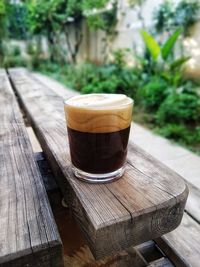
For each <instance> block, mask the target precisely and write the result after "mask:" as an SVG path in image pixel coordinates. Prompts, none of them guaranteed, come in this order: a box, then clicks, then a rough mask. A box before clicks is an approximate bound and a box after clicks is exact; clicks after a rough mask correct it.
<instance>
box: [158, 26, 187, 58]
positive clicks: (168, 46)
mask: <svg viewBox="0 0 200 267" xmlns="http://www.w3.org/2000/svg"><path fill="white" fill-rule="evenodd" d="M182 31H183V29H182V28H178V29H177V30H176V31H175V32H174V33H173V34H172V35H171V36H170V37H169V38H168V39H167V41H166V42H165V43H164V45H163V47H162V48H161V55H162V58H163V59H164V60H166V59H167V58H168V56H169V54H170V53H171V51H172V49H173V47H174V45H175V43H176V41H177V39H178V37H179V35H180V34H181V33H182Z"/></svg>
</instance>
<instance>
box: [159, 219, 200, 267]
mask: <svg viewBox="0 0 200 267" xmlns="http://www.w3.org/2000/svg"><path fill="white" fill-rule="evenodd" d="M199 238H200V225H199V224H198V223H197V222H195V221H194V220H193V219H192V218H191V217H190V216H189V215H187V214H185V215H184V216H183V220H182V223H181V225H180V226H179V227H178V228H177V229H176V230H174V231H173V232H171V233H168V234H166V235H165V236H163V237H162V238H159V239H156V242H157V244H158V245H159V247H161V249H162V250H163V251H164V253H165V254H166V255H167V257H169V258H170V259H171V260H172V261H173V262H174V264H175V265H176V266H177V267H186V266H187V267H188V266H192V267H198V266H199V260H200V241H199Z"/></svg>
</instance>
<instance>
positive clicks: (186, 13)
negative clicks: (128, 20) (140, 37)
mask: <svg viewBox="0 0 200 267" xmlns="http://www.w3.org/2000/svg"><path fill="white" fill-rule="evenodd" d="M199 10H200V3H199V1H198V0H181V1H179V2H178V3H176V2H175V1H172V0H165V1H164V2H163V3H162V4H160V6H159V8H158V9H157V10H155V12H154V21H155V30H156V32H158V33H163V32H165V31H167V32H171V30H173V29H174V28H175V27H180V26H181V27H182V28H183V34H184V36H187V35H189V30H190V28H191V26H193V25H194V24H195V23H196V22H197V20H198V19H199Z"/></svg>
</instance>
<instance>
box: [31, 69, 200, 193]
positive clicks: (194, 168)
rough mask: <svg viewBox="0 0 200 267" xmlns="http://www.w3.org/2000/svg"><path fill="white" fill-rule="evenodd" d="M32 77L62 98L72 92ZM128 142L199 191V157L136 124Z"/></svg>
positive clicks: (38, 76)
mask: <svg viewBox="0 0 200 267" xmlns="http://www.w3.org/2000/svg"><path fill="white" fill-rule="evenodd" d="M33 75H34V76H35V78H36V79H39V80H40V81H41V82H43V83H45V84H46V86H48V87H49V88H51V89H52V90H53V91H55V92H56V93H57V94H58V95H60V96H62V97H65V95H66V96H68V97H69V95H71V94H73V92H74V91H72V90H71V89H69V88H66V87H65V86H63V85H61V84H60V83H59V82H57V81H55V80H53V79H51V78H49V77H47V76H44V75H42V74H33ZM130 140H131V141H133V142H134V143H136V144H137V145H139V146H140V147H141V148H142V149H144V150H145V151H147V152H148V153H150V154H151V155H152V156H154V157H155V158H157V159H158V160H160V161H161V162H163V163H164V164H166V165H167V166H168V167H170V168H171V169H173V170H174V171H176V172H177V173H178V174H180V175H181V176H182V177H183V178H184V179H185V180H187V181H188V182H190V183H191V184H193V185H195V186H196V187H197V188H199V189H200V157H199V156H198V155H196V154H194V153H192V152H190V151H189V150H187V149H185V148H183V147H181V146H179V145H176V144H174V143H172V142H170V141H169V140H168V139H166V138H163V137H161V136H159V135H156V134H154V133H153V132H152V131H150V130H148V129H146V128H144V127H142V126H141V125H139V124H136V123H133V124H132V128H131V133H130Z"/></svg>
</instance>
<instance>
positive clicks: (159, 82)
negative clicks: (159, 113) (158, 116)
mask: <svg viewBox="0 0 200 267" xmlns="http://www.w3.org/2000/svg"><path fill="white" fill-rule="evenodd" d="M167 90H168V84H167V82H166V81H165V80H164V79H162V78H160V77H159V76H158V77H156V76H155V77H153V78H152V79H151V80H150V81H149V82H148V83H147V84H146V85H145V86H144V87H143V88H142V89H141V90H140V92H139V95H140V98H141V102H142V104H143V105H144V107H145V108H146V109H147V110H152V111H153V110H157V109H158V108H159V106H160V105H161V103H162V102H163V100H164V99H165V98H166V96H167Z"/></svg>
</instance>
